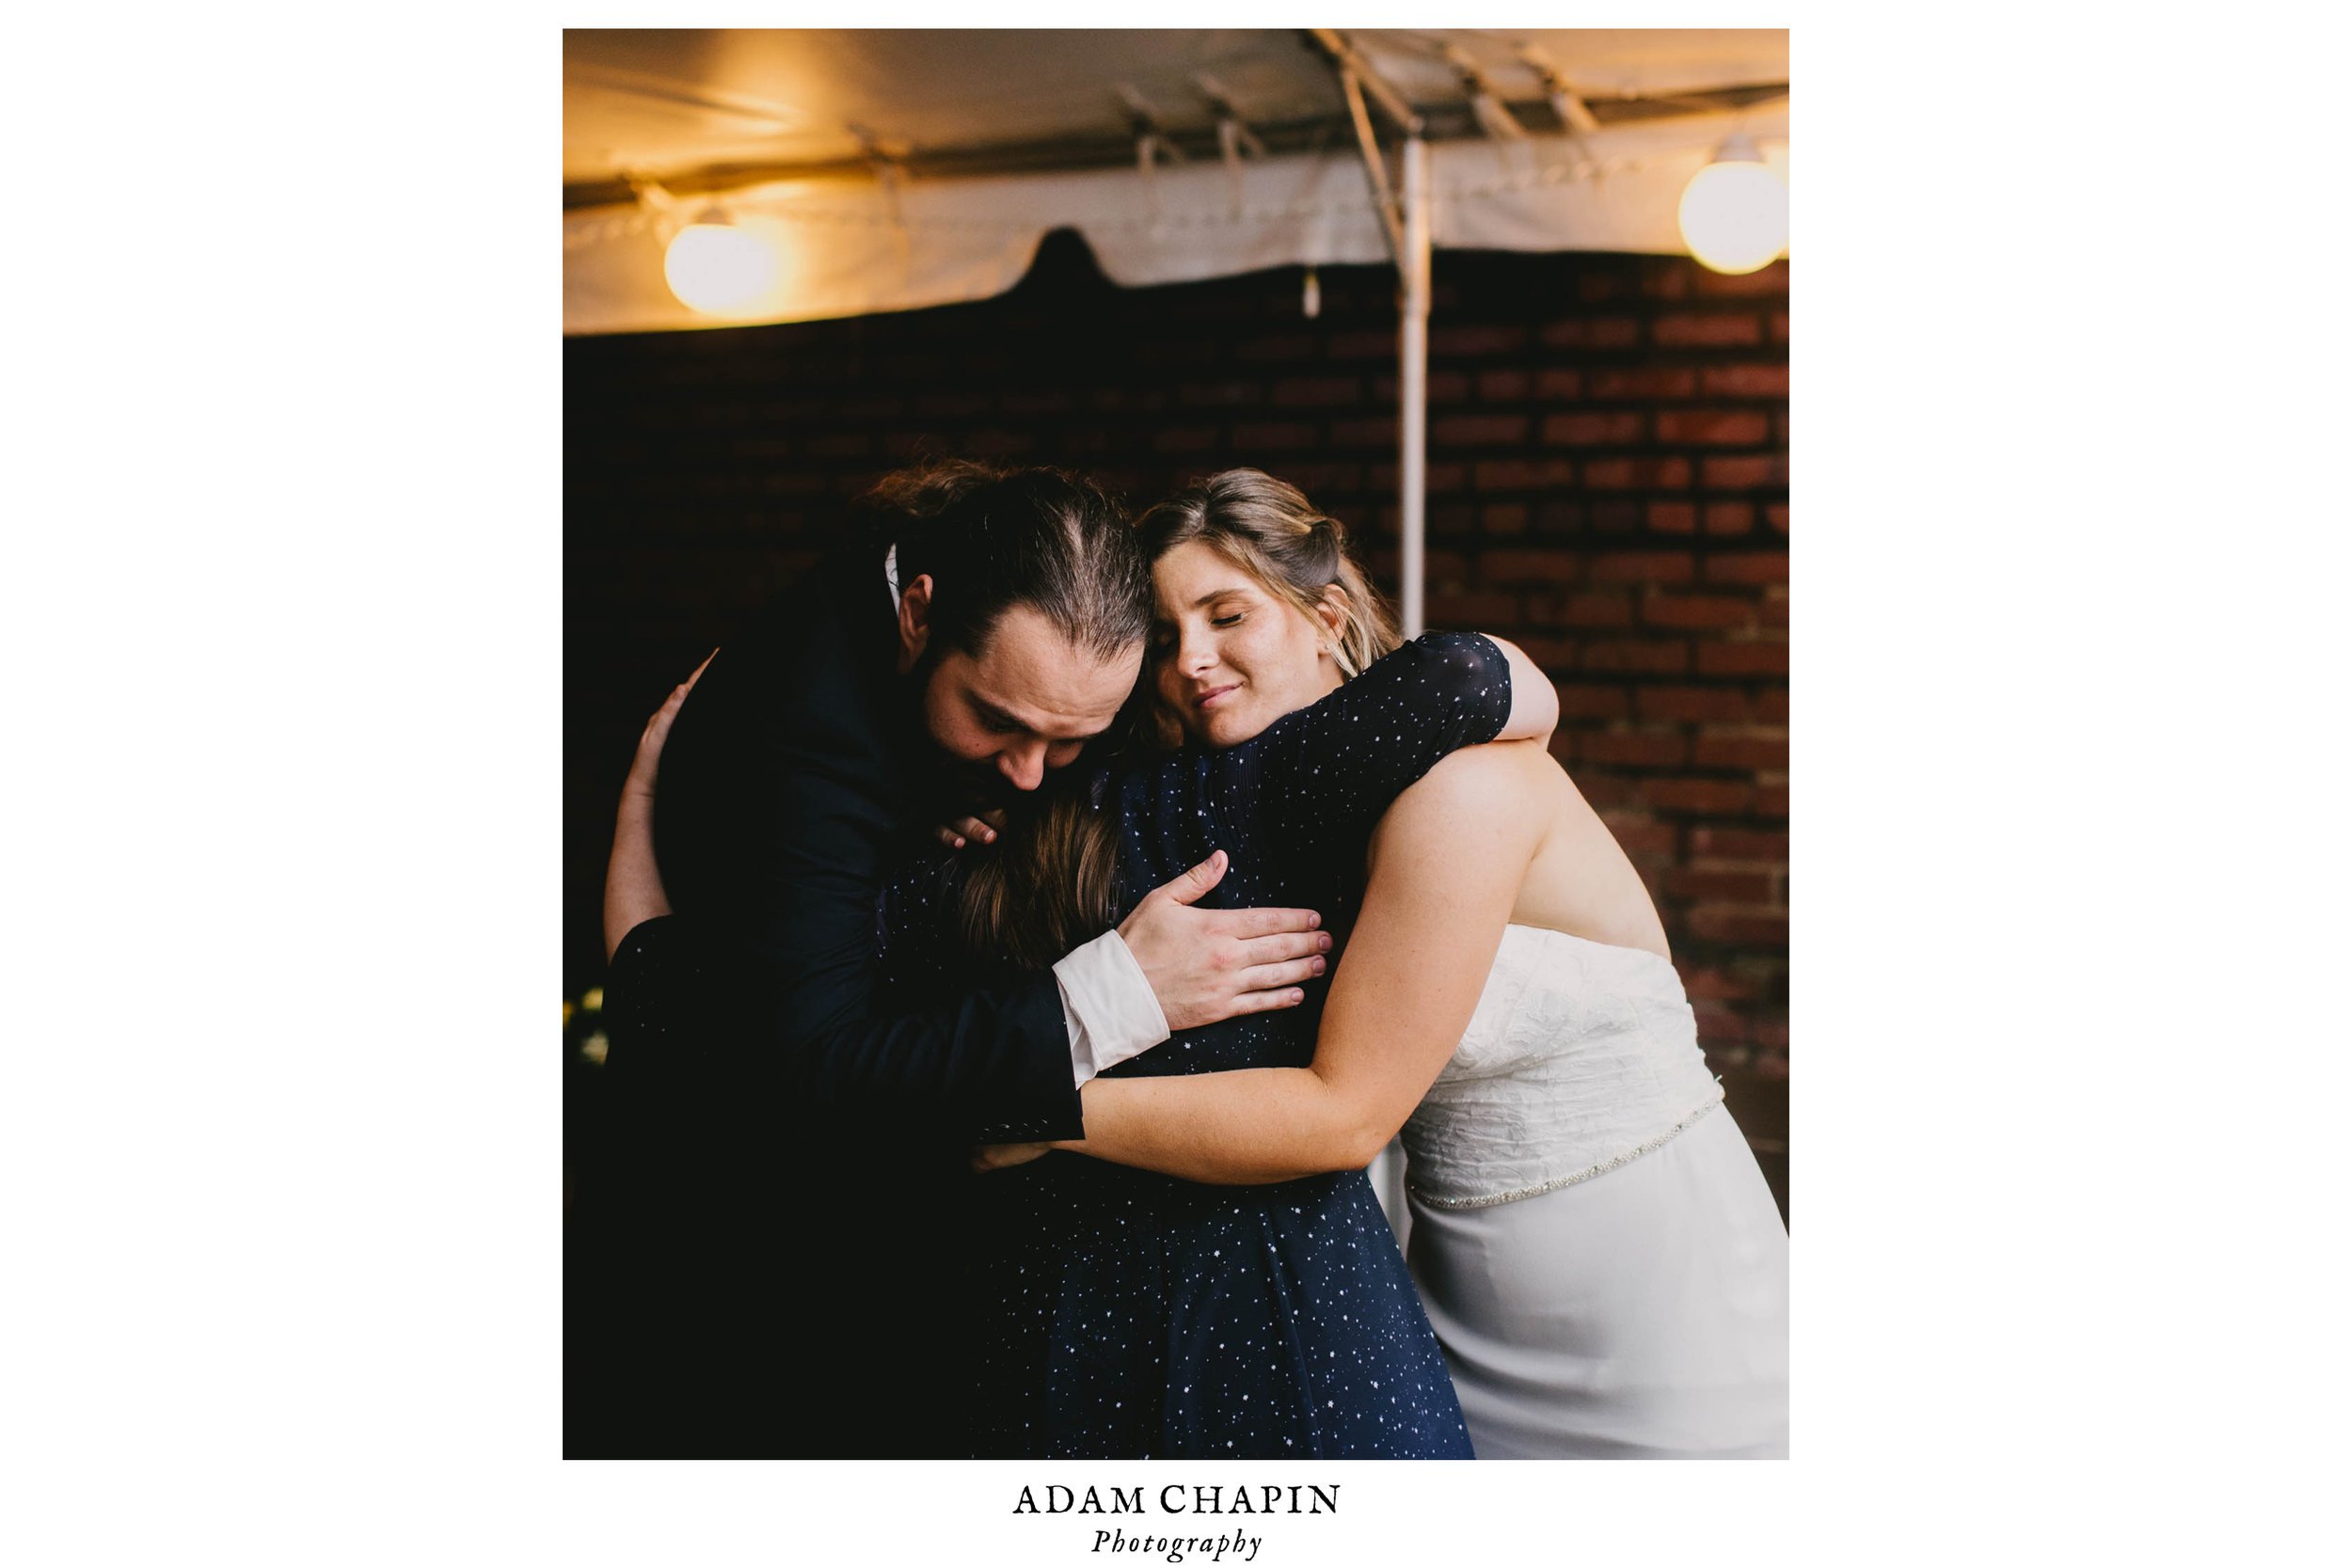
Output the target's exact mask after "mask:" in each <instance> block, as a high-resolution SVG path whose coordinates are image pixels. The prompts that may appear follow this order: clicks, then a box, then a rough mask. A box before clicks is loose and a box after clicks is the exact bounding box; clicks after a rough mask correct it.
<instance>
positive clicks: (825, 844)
mask: <svg viewBox="0 0 2352 1568" xmlns="http://www.w3.org/2000/svg"><path fill="white" fill-rule="evenodd" d="M875 499H877V500H878V501H879V502H880V503H881V504H880V507H879V509H878V514H879V515H878V516H877V517H876V518H875V519H873V526H871V527H870V528H869V529H868V530H867V531H866V535H865V536H864V537H862V538H860V539H858V540H856V541H854V542H853V543H851V544H850V545H849V546H846V547H844V548H843V549H841V550H840V551H838V552H836V553H835V554H834V556H833V557H831V558H830V559H828V560H827V561H826V562H824V563H823V564H822V565H820V566H819V567H818V569H817V570H816V571H815V572H813V573H812V574H811V575H810V577H809V578H807V579H805V580H804V581H803V582H802V583H801V584H799V585H798V586H797V587H796V588H794V589H793V590H791V591H789V592H787V594H784V595H783V596H782V597H781V598H779V599H778V600H777V601H776V602H775V603H774V604H773V605H771V607H770V609H769V610H767V611H766V613H765V614H764V615H763V616H762V617H761V618H760V620H759V621H758V623H757V624H756V625H755V626H754V627H753V628H751V630H750V631H749V632H748V634H747V635H745V636H742V637H740V638H738V639H736V640H734V641H730V643H729V644H728V645H727V646H726V647H725V648H723V650H722V652H721V653H720V654H719V655H718V656H717V657H714V658H713V659H712V660H711V662H710V663H709V664H708V666H707V669H706V670H705V671H704V672H703V673H701V674H700V676H699V677H698V681H697V683H696V684H695V685H694V687H693V690H692V692H691V697H690V698H689V699H688V700H687V701H686V702H685V704H684V705H683V707H682V708H680V709H679V710H677V713H676V718H675V727H674V729H673V730H672V732H671V734H670V736H669V738H668V741H667V744H666V747H665V748H664V749H662V751H661V752H660V788H659V791H658V796H657V799H658V800H659V806H658V810H656V812H655V821H654V827H655V834H654V838H655V842H656V845H657V847H658V850H659V856H658V859H659V868H658V874H657V873H655V872H654V870H653V869H652V868H650V867H640V868H632V867H630V866H628V864H626V863H625V857H624V856H623V854H622V853H621V852H620V851H619V850H618V849H616V854H615V861H614V867H613V873H612V884H611V887H610V888H609V890H608V902H607V926H608V930H607V941H608V943H609V944H611V945H612V947H613V949H614V952H613V967H612V975H611V977H610V980H609V982H608V985H607V988H606V990H607V997H608V1008H609V1012H610V1017H611V1021H612V1029H611V1033H612V1040H613V1045H612V1056H611V1059H610V1063H609V1065H608V1068H607V1073H608V1075H609V1080H610V1087H611V1090H612V1098H613V1099H614V1101H616V1102H617V1103H618V1104H619V1106H620V1108H621V1113H622V1115H621V1117H620V1119H619V1121H618V1124H617V1126H616V1128H615V1129H614V1132H615V1136H614V1137H613V1139H612V1147H613V1148H616V1149H617V1150H618V1151H619V1153H618V1157H617V1158H616V1159H615V1160H614V1162H613V1163H612V1166H611V1168H610V1169H608V1170H607V1171H606V1172H605V1173H604V1175H605V1177H606V1179H607V1180H606V1185H605V1187H604V1190H603V1191H602V1193H601V1194H599V1195H596V1196H595V1200H594V1201H591V1200H590V1199H591V1195H590V1194H588V1193H587V1192H585V1191H583V1195H582V1205H581V1208H582V1210H583V1211H584V1216H583V1222H582V1223H581V1224H580V1226H579V1227H577V1230H578V1233H579V1234H578V1241H579V1251H578V1254H577V1257H578V1258H579V1259H580V1263H579V1266H577V1267H576V1268H574V1269H573V1270H572V1271H570V1273H569V1275H568V1277H567V1281H566V1318H567V1326H568V1329H569V1333H568V1335H567V1343H566V1358H567V1378H566V1385H567V1386H566V1445H565V1446H566V1451H567V1453H570V1454H573V1455H575V1456H579V1455H581V1454H586V1453H596V1454H611V1455H627V1454H670V1455H691V1454H708V1455H731V1456H747V1457H749V1456H778V1455H808V1456H862V1455H872V1454H909V1455H923V1454H941V1453H949V1452H953V1451H955V1432H954V1414H953V1412H954V1403H953V1402H954V1398H955V1394H956V1390H957V1388H958V1387H959V1386H960V1385H961V1382H962V1375H961V1369H962V1367H963V1365H964V1362H963V1360H962V1356H963V1354H964V1353H963V1351H962V1348H961V1345H960V1343H959V1339H958V1330H959V1328H960V1326H961V1324H960V1322H959V1320H958V1316H957V1314H956V1313H955V1312H954V1310H953V1300H952V1293H951V1291H950V1286H951V1282H952V1280H953V1278H954V1276H955V1274H956V1272H957V1270H956V1267H955V1260H956V1256H957V1248H958V1246H959V1245H960V1243H961V1236H962V1234H963V1231H962V1229H961V1227H959V1226H958V1224H957V1208H958V1200H959V1197H960V1195H961V1184H962V1182H963V1181H964V1180H966V1179H965V1177H964V1175H963V1173H962V1170H961V1159H962V1156H963V1153H964V1151H965V1150H966V1149H967V1148H969V1147H970V1146H971V1145H972V1144H975V1143H979V1142H1005V1141H1013V1140H1019V1139H1039V1138H1055V1137H1070V1136H1076V1135H1078V1134H1079V1132H1080V1122H1079V1115H1078V1104H1079V1101H1078V1088H1079V1085H1082V1084H1083V1083H1084V1082H1085V1081H1086V1080H1087V1079H1088V1078H1089V1077H1090V1076H1091V1075H1092V1074H1093V1073H1094V1072H1097V1071H1100V1070H1102V1069H1105V1068H1108V1067H1110V1066H1113V1065H1115V1064H1116V1063H1117V1062H1119V1061H1122V1060H1125V1059H1126V1058H1127V1057H1129V1056H1131V1055H1134V1054H1135V1053H1136V1052H1138V1051H1141V1050H1146V1049H1149V1048H1150V1047H1151V1046H1152V1045H1153V1044H1156V1043H1157V1042H1158V1041H1160V1040H1163V1039H1165V1038H1167V1037H1168V1032H1169V1030H1170V1029H1172V1028H1189V1027H1193V1026H1195V1025H1197V1024H1200V1023H1206V1022H1215V1021H1216V1020H1217V1019H1221V1018H1226V1017H1231V1016H1232V1015H1233V1014H1235V1013H1238V1012H1243V1011H1249V1010H1256V1009H1258V1008H1262V1007H1265V1006H1279V1005H1283V1002H1284V999H1285V998H1287V997H1288V996H1289V995H1290V991H1289V988H1290V987H1292V986H1293V985H1295V983H1296V982H1297V981H1299V980H1301V979H1303V978H1305V976H1306V974H1308V969H1307V964H1308V961H1309V960H1310V959H1311V957H1312V955H1313V954H1314V953H1315V952H1316V951H1317V950H1318V948H1319V946H1320V943H1321V939H1320V937H1319V935H1318V934H1317V933H1316V932H1314V931H1313V929H1312V926H1313V917H1312V915H1311V914H1310V913H1309V911H1266V910H1261V911H1207V910H1198V909H1194V908H1191V907H1189V905H1190V901H1191V899H1193V898H1197V897H1198V896H1199V895H1200V893H1201V892H1203V891H1205V890H1206V888H1207V887H1208V886H1209V885H1211V884H1212V883H1213V881H1214V880H1215V875H1214V873H1210V872H1206V871H1205V870H1196V871H1195V872H1192V873H1187V874H1186V876H1185V877H1184V878H1180V879H1178V880H1177V882H1174V883H1170V884H1169V885H1168V887H1167V888H1164V889H1162V890H1161V891H1160V892H1159V893H1156V894H1154V895H1152V897H1151V898H1150V899H1147V900H1146V901H1145V903H1144V905H1143V906H1142V907H1140V908H1138V909H1137V910H1136V911H1135V912H1134V913H1133V914H1132V915H1130V916H1129V918H1128V920H1127V921H1126V922H1125V923H1124V924H1123V925H1122V926H1121V927H1120V929H1119V930H1118V931H1116V932H1111V933H1107V934H1105V935H1104V937H1102V938H1100V939H1098V940H1097V941H1096V942H1090V943H1089V944H1087V945H1086V946H1085V947H1082V948H1080V949H1079V950H1078V951H1077V952H1075V953H1073V954H1072V955H1070V956H1069V957H1068V958H1065V959H1064V960H1063V961H1062V962H1061V963H1060V964H1057V966H1056V967H1055V969H1054V970H1053V971H1052V972H1050V973H1048V974H1041V975H1038V976H1036V977H1034V978H1032V979H1030V980H1028V981H1026V982H1024V983H1021V984H1018V985H1012V986H1009V987H1006V988H1003V989H1001V990H992V991H983V992H976V993H970V994H964V995H959V996H954V997H949V998H943V999H941V1000H940V1002H939V1003H938V1004H937V1005H936V1006H930V1007H929V1008H927V1009H924V1010H919V1011H914V1012H896V1013H891V1012H884V1011H882V1009H881V1008H879V1007H878V1006H877V1004H876V998H875V981H876V960H877V912H876V911H877V901H878V896H879V895H880V892H881V890H882V885H883V883H884V881H885V880H886V879H887V877H888V876H889V874H890V872H891V871H892V869H894V867H895V866H896V865H897V864H898V863H900V862H901V861H902V859H903V858H904V857H905V856H906V855H907V854H909V853H910V852H912V851H913V850H914V848H916V847H919V845H920V835H921V834H922V833H923V832H924V831H925V829H926V828H927V826H928V825H930V824H936V823H939V822H942V821H945V820H947V819H948V818H949V817H950V816H959V815H961V814H962V813H963V812H965V811H968V810H970V809H974V807H975V805H976V804H977V803H979V802H982V801H984V800H985V799H986V793H985V792H986V791H987V790H988V789H989V788H990V787H992V786H993V787H994V788H996V789H999V790H1001V789H1007V788H1009V789H1017V790H1031V789H1035V788H1036V787H1038V785H1039V784H1041V782H1042V780H1043V778H1044V776H1045V772H1046V770H1047V769H1048V768H1057V767H1060V766H1063V765H1065V764H1067V763H1069V762H1071V761H1073V760H1074V759H1075V757H1076V756H1077V754H1078V752H1080V750H1081V749H1082V748H1083V746H1084V745H1085V743H1086V741H1087V740H1088V739H1089V738H1090V737H1092V736H1096V735H1098V734H1100V733H1101V732H1102V731H1104V729H1105V728H1106V727H1108V725H1109V724H1110V722H1111V721H1112V719H1113V718H1114V717H1115V716H1116V715H1117V713H1118V711H1119V710H1120V706H1121V705H1123V704H1124V702H1125V701H1126V699H1127V697H1128V694H1129V692H1130V690H1131V689H1133V687H1134V685H1135V682H1136V674H1137V673H1138V671H1139V669H1140V666H1141V661H1142V653H1143V645H1144V640H1145V636H1146V633H1147V631H1148V629H1149V626H1150V624H1151V618H1152V599H1151V574H1150V568H1149V563H1148V562H1145V561H1144V559H1143V557H1142V554H1141V551H1140V549H1139V547H1138V546H1137V545H1136V539H1135V536H1134V534H1133V533H1132V531H1130V530H1129V528H1128V527H1127V524H1126V520H1125V518H1124V517H1123V516H1122V515H1120V511H1119V509H1118V508H1117V507H1116V506H1115V505H1114V504H1113V503H1112V502H1111V501H1110V500H1109V499H1108V498H1106V497H1105V496H1104V495H1103V493H1102V492H1101V491H1100V490H1098V489H1096V488H1095V487H1094V486H1093V485H1091V484H1089V483H1086V482H1084V481H1082V480H1078V479H1074V478H1073V477H1071V476H1068V475H1064V474H1061V473H1057V472H1055V471H1052V470H1046V469H1028V470H1021V471H1016V472H1005V471H1000V470H993V469H987V468H983V467H977V466H974V465H946V466H939V467H932V468H929V469H924V470H918V471H915V472H913V473H910V474H904V475H899V476H895V477H894V479H893V480H891V481H887V482H885V483H884V485H883V486H882V489H881V490H880V491H878V492H877V496H876V498H875ZM639 783H640V781H639V780H638V779H637V777H636V776H635V775H634V774H633V775H632V787H634V786H635V785H636V784H639ZM623 809H624V812H625V813H626V812H628V811H629V810H632V809H644V801H643V800H637V799H636V798H635V797H632V798H631V799H630V800H625V802H624V808H623ZM638 881H642V882H644V884H646V886H647V887H649V889H650V891H649V892H645V891H644V890H633V885H634V883H636V882H638ZM665 885H666V893H667V899H666V905H670V906H675V909H676V911H679V912H678V914H677V915H676V916H675V917H674V918H672V919H661V918H654V919H651V920H649V921H648V920H646V919H645V918H644V917H645V916H648V915H651V916H657V917H658V916H660V914H661V912H662V911H663V909H664V908H665V907H666V906H665V901H664V897H663V890H664V887H665Z"/></svg>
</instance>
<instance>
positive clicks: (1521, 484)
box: [1470, 457, 1576, 490]
mask: <svg viewBox="0 0 2352 1568" xmlns="http://www.w3.org/2000/svg"><path fill="white" fill-rule="evenodd" d="M1470 483H1472V484H1474V485H1476V486H1477V487H1478V488H1479V489H1481V490H1565V489H1567V488H1569V487H1570V486H1571V485H1573V484H1574V483H1576V466H1575V465H1574V464H1572V463H1570V462H1569V461H1568V460H1567V459H1566V458H1565V457H1548V458H1543V459H1541V460H1538V461H1530V460H1529V459H1527V458H1524V457H1498V458H1489V459H1485V460H1482V461H1480V462H1478V463H1476V464H1474V465H1472V467H1471V468H1470Z"/></svg>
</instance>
